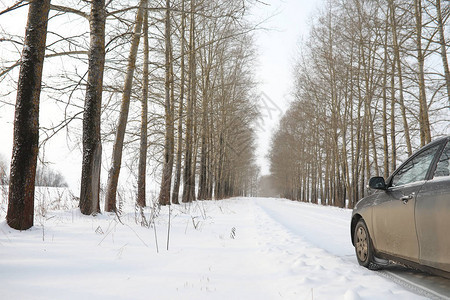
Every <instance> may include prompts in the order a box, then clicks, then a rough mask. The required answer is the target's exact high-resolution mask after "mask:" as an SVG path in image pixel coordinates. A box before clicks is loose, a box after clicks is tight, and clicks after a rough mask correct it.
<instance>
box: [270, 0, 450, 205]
mask: <svg viewBox="0 0 450 300" xmlns="http://www.w3.org/2000/svg"><path fill="white" fill-rule="evenodd" d="M449 16H450V5H449V4H448V1H444V2H443V3H441V1H440V0H414V1H410V0H407V1H404V0H378V1H366V0H341V1H328V2H327V4H326V6H325V8H323V10H322V11H321V12H320V14H319V15H318V17H317V18H316V19H315V20H314V21H313V26H312V29H311V33H310V36H309V38H308V39H307V40H306V41H305V42H304V43H303V45H302V47H301V51H300V54H299V57H298V62H297V65H296V68H295V72H294V74H295V80H296V82H295V90H294V97H295V100H294V101H293V103H292V104H291V107H290V108H289V110H288V112H287V113H286V115H285V116H284V117H283V119H282V120H281V123H280V127H279V129H278V130H277V132H276V134H275V135H274V137H273V143H272V149H271V152H270V161H271V172H272V175H273V180H274V181H275V182H276V185H277V187H278V190H279V192H280V193H281V194H282V195H283V196H285V197H288V198H291V199H299V200H303V201H311V202H314V203H317V202H319V201H320V202H321V203H322V204H329V205H336V206H340V207H344V206H345V205H347V204H348V206H349V207H353V205H354V204H355V203H356V202H357V200H358V199H360V198H361V197H363V196H364V194H365V192H366V191H365V186H366V184H367V182H368V179H369V178H370V177H371V176H375V175H380V176H384V177H387V176H389V174H390V173H391V172H392V171H393V170H394V169H395V168H396V167H397V163H398V161H401V160H402V159H404V158H405V156H406V155H410V154H411V153H412V152H413V151H414V149H417V148H418V147H419V146H422V145H424V144H426V143H428V142H430V140H431V138H432V136H438V135H439V134H443V133H444V132H446V131H447V132H448V130H449V124H450V119H449V116H450V73H449V66H448V60H447V52H448V48H449V42H448V41H449V38H448V36H445V34H446V30H445V29H446V28H447V29H448V25H447V24H448V22H449V21H448V18H449ZM447 34H448V32H447ZM346 201H348V203H346Z"/></svg>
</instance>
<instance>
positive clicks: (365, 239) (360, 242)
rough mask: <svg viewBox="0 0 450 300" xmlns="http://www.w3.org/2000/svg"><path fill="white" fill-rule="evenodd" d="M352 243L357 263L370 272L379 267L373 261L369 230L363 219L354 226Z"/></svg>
mask: <svg viewBox="0 0 450 300" xmlns="http://www.w3.org/2000/svg"><path fill="white" fill-rule="evenodd" d="M353 241H354V244H355V252H356V258H357V259H358V263H359V264H360V265H361V266H364V267H366V268H368V269H370V270H376V269H379V266H378V265H377V264H376V263H375V260H374V255H373V254H374V251H373V245H372V239H371V238H370V235H369V230H367V225H366V223H365V222H364V220H363V219H361V220H359V221H358V223H357V224H356V227H355V232H354V235H353Z"/></svg>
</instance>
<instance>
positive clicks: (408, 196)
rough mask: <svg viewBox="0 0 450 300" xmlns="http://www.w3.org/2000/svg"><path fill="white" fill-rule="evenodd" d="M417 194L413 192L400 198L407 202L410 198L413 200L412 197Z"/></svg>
mask: <svg viewBox="0 0 450 300" xmlns="http://www.w3.org/2000/svg"><path fill="white" fill-rule="evenodd" d="M415 195H416V193H412V194H409V195H407V196H402V197H401V198H400V200H402V201H403V203H404V204H406V203H408V201H409V200H411V199H412V198H414V196H415Z"/></svg>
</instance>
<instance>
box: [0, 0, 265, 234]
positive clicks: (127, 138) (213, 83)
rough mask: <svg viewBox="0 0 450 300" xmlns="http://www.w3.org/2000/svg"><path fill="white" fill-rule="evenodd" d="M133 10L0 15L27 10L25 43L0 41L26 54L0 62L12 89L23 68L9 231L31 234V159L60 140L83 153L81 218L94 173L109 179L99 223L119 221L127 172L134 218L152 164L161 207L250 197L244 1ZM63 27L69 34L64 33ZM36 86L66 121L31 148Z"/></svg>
mask: <svg viewBox="0 0 450 300" xmlns="http://www.w3.org/2000/svg"><path fill="white" fill-rule="evenodd" d="M134 2H136V1H129V2H128V1H126V2H124V1H108V2H107V3H105V0H92V1H90V3H86V2H84V1H73V3H70V5H69V3H67V1H64V3H61V5H59V4H58V3H55V1H53V2H52V4H50V0H35V1H31V2H27V1H18V2H17V3H16V4H14V5H13V6H11V7H9V8H7V9H5V10H4V11H2V12H1V14H5V13H13V12H14V11H15V10H16V9H18V8H20V7H21V6H24V5H29V12H28V23H27V29H26V30H27V31H26V34H25V39H22V38H21V37H20V36H12V35H8V33H4V35H5V38H4V41H9V42H10V43H11V45H14V47H16V45H17V44H19V45H23V51H22V56H21V59H20V61H16V62H14V61H12V60H9V61H4V62H3V63H4V65H3V66H2V72H1V74H0V76H1V77H0V78H1V79H2V83H4V82H6V81H7V80H14V79H13V78H14V76H13V75H11V74H14V73H13V72H14V70H15V67H16V66H20V72H19V74H18V75H19V76H18V78H19V80H18V82H17V100H16V109H15V114H16V117H15V123H14V147H13V159H12V162H11V173H10V189H9V204H8V213H7V221H8V224H9V225H10V226H11V227H13V228H16V229H21V230H22V229H27V228H30V227H31V226H32V225H33V203H34V199H33V198H34V182H35V180H34V178H35V174H36V161H37V156H38V149H39V147H43V146H45V144H46V143H47V142H48V141H49V140H50V139H51V138H52V137H54V136H55V135H57V134H60V133H61V132H64V130H62V129H65V133H66V134H67V136H68V140H73V141H75V143H76V141H79V140H81V141H82V145H83V149H82V153H83V159H82V168H81V169H82V170H81V193H80V209H81V212H82V213H83V214H87V215H89V214H95V213H98V212H100V201H101V199H100V189H101V186H102V185H101V170H102V163H103V165H105V164H106V165H107V168H108V170H109V171H108V180H107V184H106V196H105V208H104V209H105V211H117V205H116V196H117V191H118V185H119V174H120V171H121V168H122V166H123V165H124V164H125V165H127V166H128V167H129V169H130V170H131V172H132V174H134V177H135V178H136V186H137V189H136V195H137V196H136V203H137V205H139V206H141V207H143V206H145V205H146V202H147V201H146V197H145V195H146V186H147V182H146V181H147V180H146V179H147V177H148V173H149V171H148V168H147V166H149V165H151V164H152V163H153V164H156V165H157V166H158V167H156V168H154V169H156V170H158V171H157V172H158V174H159V172H160V173H161V176H160V178H161V181H160V182H161V184H160V193H159V199H158V200H159V204H161V205H167V204H171V203H179V201H180V200H181V201H182V202H191V201H193V200H195V199H196V198H199V199H212V198H213V197H214V198H216V199H221V198H224V197H229V196H234V195H245V194H249V193H251V192H252V191H255V187H254V186H255V184H256V181H257V180H256V178H257V176H258V168H257V167H256V164H255V158H254V132H253V125H252V121H253V120H254V119H255V117H256V116H257V113H258V112H257V110H256V108H255V105H254V103H252V101H251V99H253V97H252V95H253V89H254V86H255V84H254V80H253V75H252V70H251V65H252V62H253V60H254V51H253V47H252V38H251V32H252V30H254V28H253V27H252V26H251V25H250V24H249V23H248V22H247V21H246V13H247V11H248V7H249V5H252V3H251V1H244V2H243V1H237V0H221V1H214V2H211V1H200V0H190V1H187V0H166V1H164V2H149V1H147V0H140V1H139V2H138V3H134ZM89 4H90V10H88V9H89V6H88V5H89ZM151 5H154V6H151ZM49 16H50V17H49ZM61 18H63V19H64V20H65V22H68V23H64V24H65V25H66V26H67V24H69V27H70V30H67V29H66V30H62V29H61V26H60V24H61ZM58 20H60V21H59V22H57V21H58ZM52 22H55V24H54V25H53V26H52ZM72 24H73V26H71V25H72ZM86 24H89V31H88V32H86V31H85V29H84V28H86ZM47 25H48V27H49V29H48V30H47ZM47 33H49V40H47V42H46V36H47ZM55 58H60V59H61V60H60V61H59V63H60V64H61V65H58V64H55V65H56V66H55V67H54V68H52V69H51V70H49V72H48V74H46V73H45V72H44V73H43V72H42V66H43V62H44V60H46V61H47V60H52V59H55ZM41 80H42V82H43V84H41ZM10 85H11V84H10ZM42 86H43V87H44V89H43V91H42V95H44V98H45V99H46V100H48V99H50V100H53V101H54V102H55V103H57V104H59V105H63V106H64V114H62V116H63V117H62V118H60V119H59V121H58V122H56V125H53V123H52V126H49V127H43V126H41V128H40V130H41V140H40V141H39V132H40V131H39V104H40V95H41V87H42ZM105 100H106V101H105ZM81 116H82V131H81V132H80V130H79V129H78V128H79V127H80V126H79V125H80V123H81V120H80V117H81ZM42 136H44V137H45V138H44V139H42ZM105 144H106V147H105ZM111 148H112V154H111V156H108V155H106V157H105V155H103V154H105V152H106V150H109V149H111ZM124 150H125V151H124ZM127 150H128V151H127ZM109 160H110V161H111V162H110V164H109V165H108V161H109ZM153 171H154V170H153ZM181 189H182V191H181ZM179 195H180V196H179Z"/></svg>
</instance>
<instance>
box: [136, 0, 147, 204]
mask: <svg viewBox="0 0 450 300" xmlns="http://www.w3.org/2000/svg"><path fill="white" fill-rule="evenodd" d="M147 6H148V1H147V2H146V3H145V8H144V21H143V22H144V25H143V26H144V27H143V31H142V33H143V38H144V62H143V64H144V66H143V74H142V76H143V80H142V101H141V102H142V112H141V134H140V137H141V140H140V147H139V174H138V194H137V201H136V202H137V205H139V206H140V207H145V206H146V201H145V193H146V177H147V150H148V145H147V131H148V130H147V127H148V118H147V114H148V104H147V102H148V85H149V74H148V64H149V53H148V52H149V45H148V9H147Z"/></svg>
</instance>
